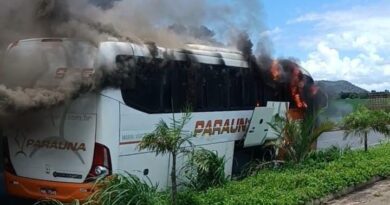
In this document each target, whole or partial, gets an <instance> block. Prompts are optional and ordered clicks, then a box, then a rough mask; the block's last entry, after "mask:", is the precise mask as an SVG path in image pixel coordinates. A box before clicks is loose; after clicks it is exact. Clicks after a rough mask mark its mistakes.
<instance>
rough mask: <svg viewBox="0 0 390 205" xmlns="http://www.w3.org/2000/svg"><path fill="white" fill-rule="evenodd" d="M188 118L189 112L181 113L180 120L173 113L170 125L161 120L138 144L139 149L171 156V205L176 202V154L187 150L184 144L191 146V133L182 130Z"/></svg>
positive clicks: (189, 117) (174, 204)
mask: <svg viewBox="0 0 390 205" xmlns="http://www.w3.org/2000/svg"><path fill="white" fill-rule="evenodd" d="M190 119H191V114H190V113H189V112H185V113H183V114H182V117H181V119H180V120H176V119H175V115H173V118H172V123H171V124H170V125H168V124H167V123H166V122H165V121H163V120H161V121H160V122H159V123H158V124H157V125H156V128H155V130H154V131H153V132H152V133H149V134H147V135H146V136H144V137H143V139H142V140H141V142H140V143H139V145H138V148H139V149H140V150H143V149H147V150H150V151H154V152H156V155H159V154H166V153H168V154H170V156H171V157H172V167H171V173H170V176H171V182H172V187H171V188H172V191H171V200H172V204H173V205H176V204H177V180H176V179H177V176H176V161H177V156H178V155H179V154H180V153H185V152H187V151H188V149H186V148H185V147H184V145H190V146H191V147H192V143H191V142H190V141H189V139H190V138H191V137H192V135H191V134H190V133H188V132H184V130H183V128H184V126H185V125H186V124H187V123H188V121H189V120H190Z"/></svg>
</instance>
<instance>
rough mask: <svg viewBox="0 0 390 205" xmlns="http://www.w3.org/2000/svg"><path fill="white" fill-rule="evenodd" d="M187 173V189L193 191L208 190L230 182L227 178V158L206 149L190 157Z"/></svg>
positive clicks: (186, 167)
mask: <svg viewBox="0 0 390 205" xmlns="http://www.w3.org/2000/svg"><path fill="white" fill-rule="evenodd" d="M185 172H186V174H185V175H186V179H187V181H188V182H187V187H188V188H190V189H193V190H206V189H207V188H209V187H214V186H220V185H223V184H225V183H226V182H227V181H228V177H226V176H225V158H224V157H218V155H217V154H216V153H215V152H212V151H210V150H206V149H200V150H196V151H195V152H194V153H192V154H191V155H190V159H189V160H188V161H187V163H186V166H185Z"/></svg>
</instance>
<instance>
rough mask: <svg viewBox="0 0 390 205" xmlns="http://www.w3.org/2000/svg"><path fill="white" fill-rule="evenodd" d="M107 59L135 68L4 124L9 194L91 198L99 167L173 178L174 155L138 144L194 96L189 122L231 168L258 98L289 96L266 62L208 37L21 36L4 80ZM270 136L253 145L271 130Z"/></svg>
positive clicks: (199, 142) (157, 179)
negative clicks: (266, 71)
mask: <svg viewBox="0 0 390 205" xmlns="http://www.w3.org/2000/svg"><path fill="white" fill-rule="evenodd" d="M29 62H34V68H31V64H30V63H29ZM36 65H40V66H38V67H37V66H36ZM101 67H104V68H113V69H119V70H126V71H127V72H128V73H127V77H126V78H125V79H124V80H123V81H122V82H121V84H120V87H117V88H115V87H113V88H107V89H104V90H101V91H99V92H93V93H88V94H83V95H81V96H79V97H78V98H76V99H74V100H73V101H71V102H69V103H66V104H65V105H61V106H58V107H54V108H50V109H45V110H40V111H36V112H32V113H29V114H24V115H22V116H19V117H18V118H17V120H16V121H15V120H14V121H12V123H11V124H9V125H8V126H7V127H6V128H5V129H4V131H3V135H4V136H5V137H3V138H5V139H6V143H5V148H4V151H5V174H4V175H5V182H6V190H7V192H8V193H9V194H11V195H15V196H19V197H27V198H33V199H44V198H48V197H50V198H55V199H58V200H60V201H65V202H66V201H72V200H73V199H85V198H86V197H87V196H89V195H90V194H91V192H92V190H91V188H92V185H93V180H94V179H95V178H96V177H97V176H99V175H105V174H112V173H116V172H121V171H128V172H130V173H132V174H135V175H137V176H139V177H141V178H146V177H147V178H149V179H150V180H151V181H152V183H158V184H159V186H160V187H162V188H164V187H167V186H169V170H170V166H171V165H170V159H169V157H168V155H164V156H156V155H155V153H152V152H148V151H139V150H138V148H137V144H138V142H139V141H140V140H141V139H142V137H143V136H144V135H145V134H146V133H149V132H151V131H153V129H154V127H155V125H156V124H157V122H158V121H159V120H161V119H162V120H165V121H167V122H169V121H170V119H171V117H172V113H176V115H177V117H179V116H180V112H181V109H182V108H183V107H184V106H185V105H190V106H191V107H192V109H193V110H192V111H193V113H192V119H191V121H190V122H189V123H188V124H187V125H186V127H185V130H187V131H190V132H192V133H194V136H195V137H194V138H193V139H192V141H193V143H194V144H195V145H196V146H198V147H204V148H206V149H210V150H215V151H216V152H217V153H218V154H219V155H221V156H225V158H226V159H227V163H226V165H225V171H226V174H227V175H231V174H232V169H233V166H234V165H233V164H234V161H236V160H235V158H236V157H237V156H235V150H236V154H237V152H239V151H238V150H239V149H241V148H242V143H238V142H241V141H242V140H243V137H244V134H245V133H246V131H247V130H248V129H249V124H250V121H251V117H252V114H253V110H254V108H255V107H256V105H257V106H266V105H267V102H268V101H288V97H286V93H285V92H284V91H280V90H276V89H273V88H272V87H271V86H269V85H267V84H266V83H264V82H262V81H261V80H259V79H260V77H261V76H260V73H259V72H258V69H257V68H253V67H251V66H248V62H247V61H245V60H244V58H243V56H242V54H241V53H240V52H238V51H231V50H226V49H220V48H214V47H207V46H200V45H188V47H187V48H186V49H165V48H160V47H154V46H148V45H138V44H132V43H129V42H117V41H112V42H101V43H100V44H99V45H98V46H95V45H92V44H89V43H87V42H83V41H78V40H72V39H29V40H21V41H18V42H15V43H13V44H12V45H11V46H10V47H9V49H8V51H7V54H6V57H5V60H4V64H3V69H2V71H1V73H2V74H3V77H4V76H6V77H5V78H6V79H2V80H1V82H4V81H7V83H8V84H9V85H10V87H12V86H19V84H20V82H23V83H24V84H25V86H31V84H34V83H35V85H36V83H37V82H39V83H40V84H39V83H38V84H39V85H42V86H45V85H46V84H48V85H50V84H51V83H53V82H55V81H56V80H60V79H58V75H60V77H61V76H62V75H66V74H67V73H66V72H67V70H68V69H69V70H71V69H80V70H82V69H86V70H87V71H88V70H90V69H91V68H93V69H95V68H101ZM124 68H125V69H124ZM15 69H17V70H18V72H15ZM31 69H34V71H33V72H32V71H31ZM7 70H8V71H10V70H11V72H8V71H7ZM19 71H20V72H19ZM14 73H17V74H14ZM23 73H24V74H27V75H23ZM41 78H42V79H45V80H42V81H40V79H41ZM258 78H259V79H258ZM47 79H50V80H49V81H47ZM108 81H109V80H108ZM108 81H107V82H108ZM14 82H18V85H13V83H14ZM47 82H48V83H47ZM22 86H23V85H22ZM291 106H294V105H293V102H291ZM272 110H274V109H273V108H272ZM261 112H263V111H261ZM271 114H274V112H273V111H271V113H270V112H269V111H264V113H263V115H264V116H260V118H264V119H266V118H267V120H264V122H263V120H262V119H260V120H259V121H260V123H262V122H263V125H262V126H264V127H261V128H262V129H263V131H261V132H263V133H266V132H267V124H266V121H268V120H269V119H270V118H271V116H272V115H271ZM266 115H267V116H266ZM257 134H258V133H257ZM262 136H263V138H262V139H261V140H260V141H255V142H250V145H249V146H253V145H262V144H264V143H265V142H266V140H267V139H269V138H272V137H271V136H270V135H269V136H268V137H267V136H266V135H265V134H262ZM180 163H182V162H179V164H180Z"/></svg>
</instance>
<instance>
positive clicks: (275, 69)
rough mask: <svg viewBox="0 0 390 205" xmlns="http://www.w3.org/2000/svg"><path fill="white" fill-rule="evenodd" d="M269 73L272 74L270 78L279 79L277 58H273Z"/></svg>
mask: <svg viewBox="0 0 390 205" xmlns="http://www.w3.org/2000/svg"><path fill="white" fill-rule="evenodd" d="M271 75H272V80H274V81H277V80H279V79H280V75H281V72H280V66H279V62H278V61H277V60H273V61H272V64H271Z"/></svg>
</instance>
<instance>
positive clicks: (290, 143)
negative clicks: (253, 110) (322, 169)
mask: <svg viewBox="0 0 390 205" xmlns="http://www.w3.org/2000/svg"><path fill="white" fill-rule="evenodd" d="M317 116H318V115H317V114H314V115H308V116H306V117H305V118H304V119H303V120H302V121H297V120H292V119H288V117H285V118H284V117H280V116H278V115H277V116H275V120H274V121H275V123H270V126H271V127H272V129H273V130H274V131H275V132H276V133H277V135H278V136H279V138H280V139H282V141H283V143H281V145H280V146H281V148H282V149H284V150H286V151H287V157H288V159H289V160H292V161H294V162H296V163H299V162H300V161H302V160H304V159H305V158H306V156H307V155H308V154H309V153H310V152H311V151H312V145H313V144H314V143H315V142H316V141H317V139H318V137H320V135H321V134H322V133H324V132H327V131H330V130H332V129H333V127H334V125H333V123H331V122H324V123H322V124H320V125H318V126H316V125H315V122H316V121H317Z"/></svg>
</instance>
